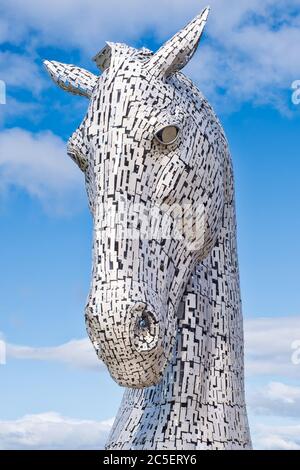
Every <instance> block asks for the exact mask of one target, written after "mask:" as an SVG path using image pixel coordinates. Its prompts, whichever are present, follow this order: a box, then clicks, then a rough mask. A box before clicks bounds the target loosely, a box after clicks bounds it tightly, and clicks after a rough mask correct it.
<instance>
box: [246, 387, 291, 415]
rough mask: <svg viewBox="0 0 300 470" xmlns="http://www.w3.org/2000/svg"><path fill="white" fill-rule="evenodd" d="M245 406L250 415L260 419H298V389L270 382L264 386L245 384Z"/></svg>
mask: <svg viewBox="0 0 300 470" xmlns="http://www.w3.org/2000/svg"><path fill="white" fill-rule="evenodd" d="M247 397H248V399H247V404H248V407H249V410H250V411H251V413H253V414H255V415H256V416H260V418H259V419H258V421H262V420H263V419H264V418H262V417H266V416H268V417H270V416H273V417H290V418H298V419H299V418H300V387H298V386H295V385H290V384H286V383H283V382H275V381H271V382H269V383H267V384H266V385H260V386H259V387H258V386H257V385H254V384H253V383H252V382H251V381H249V382H248V384H247Z"/></svg>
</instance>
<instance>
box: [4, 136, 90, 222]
mask: <svg viewBox="0 0 300 470" xmlns="http://www.w3.org/2000/svg"><path fill="white" fill-rule="evenodd" d="M0 175H1V183H0V190H2V192H3V191H4V192H5V191H7V190H8V189H9V188H10V187H11V186H17V187H20V188H22V189H24V190H26V191H27V192H28V193H29V194H30V195H31V196H33V197H36V198H38V199H39V200H40V201H41V202H42V203H43V205H44V207H45V208H46V209H47V210H49V211H55V212H61V213H66V212H74V211H76V210H77V208H78V202H79V201H80V200H81V198H82V195H83V192H84V180H83V176H82V174H81V172H80V170H79V169H78V168H77V166H76V165H75V164H74V163H73V162H72V160H71V159H70V158H69V157H68V156H67V154H66V143H65V142H64V141H63V140H62V139H61V138H59V137H58V136H56V135H54V134H53V133H52V132H50V131H44V132H40V133H37V134H33V133H30V132H28V131H25V130H23V129H19V128H13V129H7V130H4V131H2V132H1V133H0Z"/></svg>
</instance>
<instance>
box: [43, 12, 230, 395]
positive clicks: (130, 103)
mask: <svg viewBox="0 0 300 470" xmlns="http://www.w3.org/2000/svg"><path fill="white" fill-rule="evenodd" d="M207 16H208V9H205V10H204V11H203V12H202V13H201V14H200V15H199V16H197V17H196V18H195V19H194V20H193V21H192V22H190V23H189V24H188V25H187V26H186V27H185V28H184V29H182V30H181V31H180V32H179V33H177V34H176V35H175V36H174V37H173V38H172V39H170V40H169V41H167V42H166V43H165V44H164V45H163V46H162V47H161V48H160V49H159V50H158V51H157V52H156V53H155V54H153V53H152V52H151V51H149V50H147V49H140V50H137V49H134V48H131V47H128V46H126V45H123V44H114V43H107V45H106V46H105V48H104V49H103V50H102V51H100V52H99V53H98V54H97V55H96V56H95V61H96V63H97V66H98V68H99V69H100V70H101V71H102V74H101V75H100V76H96V75H94V74H92V73H90V72H88V71H86V70H84V69H82V68H79V67H75V66H73V65H66V64H62V63H58V62H55V61H45V66H46V68H47V70H48V72H49V73H50V75H51V77H52V78H53V80H54V81H55V82H56V83H57V84H58V85H59V86H60V87H61V88H63V89H64V90H66V91H68V92H71V93H73V94H77V95H82V96H86V97H87V98H88V99H89V107H88V111H87V114H86V116H85V117H84V119H83V121H82V123H81V125H80V126H79V127H78V129H77V130H76V131H75V132H74V134H73V135H72V136H71V138H70V140H69V143H68V154H69V155H70V156H71V158H72V159H73V160H74V161H75V162H76V163H77V164H78V166H79V168H80V169H81V170H82V171H83V172H84V174H85V180H86V188H87V194H88V200H89V206H90V209H91V212H92V215H93V221H94V241H93V273H92V282H91V289H90V294H89V297H88V303H87V306H86V324H87V331H88V334H89V336H90V339H91V341H92V342H93V345H94V347H95V349H96V351H97V354H98V356H99V358H101V359H102V360H103V361H104V362H105V364H106V365H107V366H108V369H109V371H110V373H111V375H112V377H113V378H114V379H115V380H116V381H117V382H118V383H119V384H121V385H124V386H127V387H132V388H141V387H147V386H151V385H154V384H156V383H158V382H159V380H160V379H161V377H162V374H163V372H164V369H165V367H166V365H167V363H168V361H169V360H170V357H171V355H172V348H173V345H174V339H175V336H176V328H177V311H178V306H179V303H180V300H181V297H182V294H183V292H184V289H185V286H186V284H187V282H188V280H189V278H190V277H191V273H192V271H193V268H194V266H195V264H196V263H197V262H200V261H202V260H203V259H204V258H206V257H207V256H208V254H209V253H210V251H211V250H212V248H213V246H214V244H215V243H216V240H217V237H218V235H219V231H220V226H221V221H222V216H223V208H224V201H225V199H226V175H225V173H226V161H225V160H226V157H225V155H226V141H225V138H224V136H223V133H222V129H221V127H220V125H219V123H218V121H217V119H216V118H215V116H214V114H213V112H212V110H211V108H210V107H209V105H208V104H207V102H206V101H205V100H204V98H203V96H202V95H201V93H200V92H199V91H198V90H197V88H196V87H195V86H194V85H193V84H192V83H191V82H190V80H188V79H187V78H186V77H185V76H184V75H183V74H182V73H181V72H180V70H181V69H182V68H183V67H184V66H185V65H186V64H187V63H188V62H189V60H190V59H191V57H192V56H193V54H194V52H195V50H196V48H197V46H198V43H199V40H200V38H201V35H202V32H203V28H204V25H205V23H206V20H207ZM149 227H150V228H151V230H150V232H151V233H150V234H149ZM157 229H159V230H157Z"/></svg>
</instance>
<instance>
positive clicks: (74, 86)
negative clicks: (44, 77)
mask: <svg viewBox="0 0 300 470" xmlns="http://www.w3.org/2000/svg"><path fill="white" fill-rule="evenodd" d="M44 66H45V67H46V70H47V72H48V73H49V75H50V77H51V78H52V80H53V81H54V82H55V83H56V84H57V85H58V86H59V87H60V88H62V89H63V90H65V91H68V92H69V93H72V94H73V95H80V96H85V97H86V98H90V97H91V95H92V93H93V90H94V88H95V85H96V83H97V80H98V77H97V75H94V74H93V73H91V72H88V71H87V70H85V69H82V68H80V67H76V66H75V65H71V64H63V63H61V62H56V61H55V60H51V61H50V60H45V61H44Z"/></svg>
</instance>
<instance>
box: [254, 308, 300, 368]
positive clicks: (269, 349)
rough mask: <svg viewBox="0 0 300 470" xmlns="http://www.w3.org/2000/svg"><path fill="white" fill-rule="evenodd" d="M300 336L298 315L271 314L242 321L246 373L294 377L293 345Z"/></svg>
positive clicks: (295, 366)
mask: <svg viewBox="0 0 300 470" xmlns="http://www.w3.org/2000/svg"><path fill="white" fill-rule="evenodd" d="M299 339H300V317H299V316H298V317H296V316H295V317H277V318H274V317H270V318H257V319H253V320H247V321H246V322H245V354H246V371H247V374H248V375H249V376H253V375H264V376H265V377H267V376H274V375H275V376H281V377H295V374H297V371H299V372H298V374H300V366H299V365H297V364H294V363H293V361H292V355H293V352H294V349H292V345H293V343H294V342H295V341H296V340H299Z"/></svg>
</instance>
